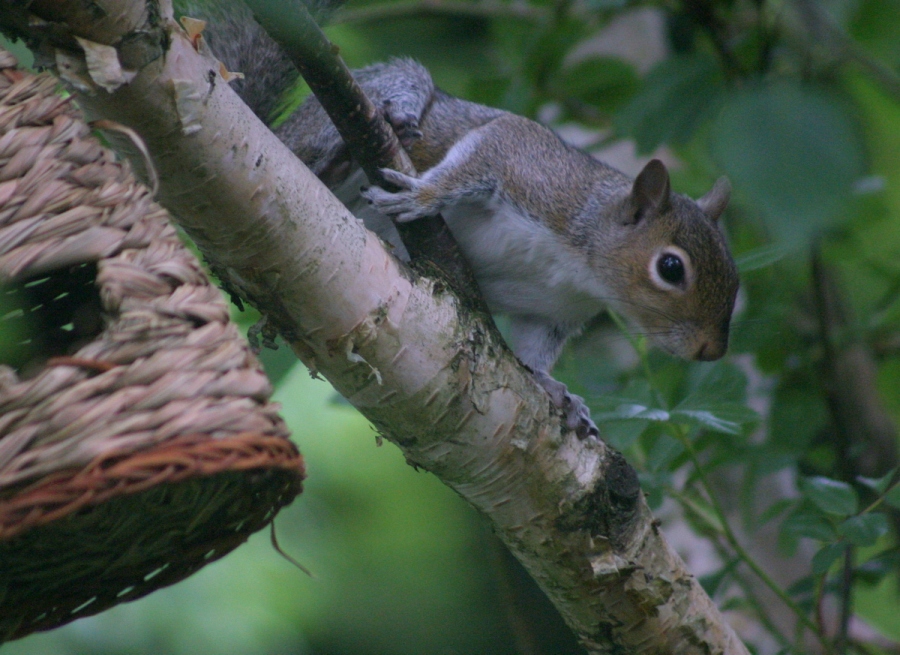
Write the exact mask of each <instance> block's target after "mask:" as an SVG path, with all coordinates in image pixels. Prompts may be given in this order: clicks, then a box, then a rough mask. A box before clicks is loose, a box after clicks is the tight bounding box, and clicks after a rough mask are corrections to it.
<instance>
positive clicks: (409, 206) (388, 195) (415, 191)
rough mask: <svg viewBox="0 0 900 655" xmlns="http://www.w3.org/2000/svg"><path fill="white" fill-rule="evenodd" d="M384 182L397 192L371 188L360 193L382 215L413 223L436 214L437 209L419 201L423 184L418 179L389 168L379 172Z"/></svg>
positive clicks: (401, 221) (375, 187)
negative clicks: (396, 189) (395, 188)
mask: <svg viewBox="0 0 900 655" xmlns="http://www.w3.org/2000/svg"><path fill="white" fill-rule="evenodd" d="M379 172H380V173H381V175H382V177H383V178H384V181H385V182H388V183H389V184H393V185H395V186H397V187H399V190H398V191H385V190H384V189H382V188H381V187H377V186H372V187H369V188H367V189H363V190H362V191H361V192H360V193H361V195H362V197H363V198H365V199H366V200H368V201H369V203H370V204H371V205H373V206H374V207H375V208H376V209H378V211H380V212H381V213H382V214H387V215H388V216H392V217H393V218H394V220H396V221H397V222H399V223H406V222H409V221H414V220H416V219H417V218H422V217H423V216H431V215H434V214H437V213H438V211H439V210H438V208H437V207H433V206H431V205H428V204H426V203H423V202H422V201H421V200H420V195H421V193H420V192H421V190H422V187H423V183H422V181H421V180H420V179H418V178H415V177H410V176H409V175H404V174H403V173H398V172H397V171H394V170H391V169H390V168H382V169H381V170H380V171H379Z"/></svg>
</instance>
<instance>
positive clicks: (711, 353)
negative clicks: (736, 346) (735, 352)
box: [694, 341, 727, 362]
mask: <svg viewBox="0 0 900 655" xmlns="http://www.w3.org/2000/svg"><path fill="white" fill-rule="evenodd" d="M726 349H727V345H726V344H725V343H723V342H721V341H704V342H703V343H702V344H700V348H698V349H697V352H696V353H694V359H696V360H699V361H701V362H711V361H713V360H716V359H719V358H720V357H722V355H724V354H725V350H726Z"/></svg>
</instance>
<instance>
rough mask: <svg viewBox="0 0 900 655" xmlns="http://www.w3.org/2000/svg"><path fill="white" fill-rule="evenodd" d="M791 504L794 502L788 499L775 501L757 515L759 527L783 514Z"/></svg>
mask: <svg viewBox="0 0 900 655" xmlns="http://www.w3.org/2000/svg"><path fill="white" fill-rule="evenodd" d="M793 504H794V501H793V500H791V499H790V498H782V499H781V500H776V501H775V502H774V503H772V504H771V505H769V506H768V507H767V508H766V509H765V510H764V511H763V512H762V513H761V514H760V515H759V519H757V520H758V523H759V525H760V527H762V526H763V525H765V524H766V523H768V522H769V521H771V520H772V519H774V518H775V517H776V516H778V515H779V514H781V513H782V512H784V511H785V510H786V509H788V508H789V507H790V506H791V505H793Z"/></svg>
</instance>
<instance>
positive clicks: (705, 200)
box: [697, 175, 731, 223]
mask: <svg viewBox="0 0 900 655" xmlns="http://www.w3.org/2000/svg"><path fill="white" fill-rule="evenodd" d="M730 198H731V182H729V181H728V178H727V177H725V176H724V175H723V176H722V177H720V178H719V179H718V180H716V183H715V184H714V185H713V188H712V189H710V190H709V193H707V194H706V195H705V196H703V197H702V198H700V199H699V200H698V201H697V206H698V207H700V209H702V210H703V213H704V214H706V215H707V216H709V217H710V218H711V219H712V221H713V223H715V222H716V221H718V220H719V217H720V216H721V215H722V212H724V211H725V207H726V206H727V205H728V200H729V199H730Z"/></svg>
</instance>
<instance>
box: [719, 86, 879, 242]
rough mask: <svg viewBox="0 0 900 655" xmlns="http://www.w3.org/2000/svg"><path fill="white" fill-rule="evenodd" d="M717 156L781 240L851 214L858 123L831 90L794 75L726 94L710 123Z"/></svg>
mask: <svg viewBox="0 0 900 655" xmlns="http://www.w3.org/2000/svg"><path fill="white" fill-rule="evenodd" d="M712 148H713V154H714V156H715V158H716V159H717V160H718V161H719V163H720V165H721V166H722V168H723V169H724V170H725V172H726V173H728V175H729V177H730V178H731V181H732V183H733V184H734V186H735V188H736V189H737V190H738V192H739V194H741V195H742V196H744V197H745V198H746V199H747V200H749V201H750V202H751V203H752V204H753V205H754V206H755V207H756V208H757V209H759V210H760V211H761V212H762V214H763V216H764V217H765V219H766V221H767V223H768V226H769V228H770V229H771V231H772V233H773V234H774V235H775V236H776V238H777V239H778V241H779V243H781V244H783V245H784V246H793V247H796V246H799V245H801V244H803V243H804V242H805V241H806V240H808V239H809V238H810V237H812V236H813V235H814V234H816V233H818V232H820V231H821V230H822V229H824V228H826V227H829V226H831V225H833V224H835V223H836V222H837V221H838V220H839V219H841V218H843V217H845V216H846V215H848V213H849V212H848V211H847V210H848V208H849V205H850V202H851V200H852V194H853V185H854V183H855V182H857V180H859V178H861V177H862V176H863V175H864V174H865V172H866V167H865V158H864V150H863V144H862V138H861V135H860V130H859V127H858V125H857V123H856V121H855V119H854V118H853V115H852V113H851V112H850V110H849V109H848V108H847V107H846V106H845V105H844V103H843V101H842V100H841V99H840V98H839V97H838V96H837V95H836V94H835V93H833V92H830V91H827V90H824V89H819V88H815V87H812V86H809V85H803V84H800V83H798V82H778V83H773V84H759V85H756V86H753V87H751V88H747V89H743V90H738V91H735V92H732V93H730V94H729V95H728V97H727V99H726V100H725V102H724V105H723V107H722V111H721V112H720V114H719V116H718V118H717V119H716V121H715V123H714V125H713V130H712Z"/></svg>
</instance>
